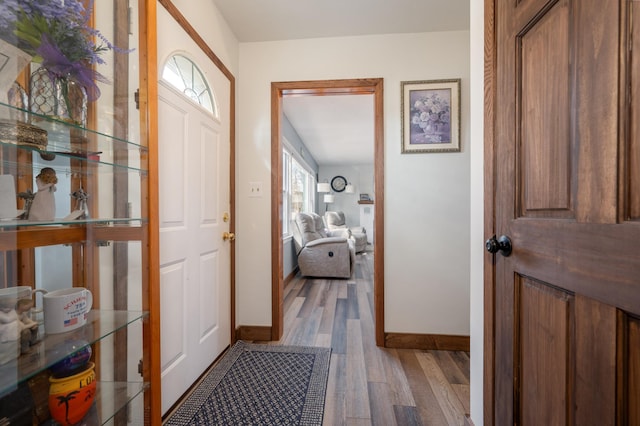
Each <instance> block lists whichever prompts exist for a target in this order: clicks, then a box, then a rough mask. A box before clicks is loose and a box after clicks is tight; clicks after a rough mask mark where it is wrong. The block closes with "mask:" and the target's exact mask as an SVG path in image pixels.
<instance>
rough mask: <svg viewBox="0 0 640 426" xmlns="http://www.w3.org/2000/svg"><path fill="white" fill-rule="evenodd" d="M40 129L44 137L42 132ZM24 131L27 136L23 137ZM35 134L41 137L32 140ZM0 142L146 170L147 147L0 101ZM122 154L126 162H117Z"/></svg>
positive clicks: (46, 152) (47, 152)
mask: <svg viewBox="0 0 640 426" xmlns="http://www.w3.org/2000/svg"><path fill="white" fill-rule="evenodd" d="M9 117H11V118H9ZM43 130H44V131H46V137H45V136H43V135H42V133H43V132H42V131H43ZM25 133H26V134H28V136H29V137H24V135H25ZM35 134H38V135H39V137H38V138H36V139H42V140H39V141H38V142H34V140H33V139H34V138H31V137H30V136H33V135H35ZM0 143H1V144H2V145H5V146H13V147H19V148H21V149H28V150H34V151H38V152H43V153H45V154H49V155H51V154H55V155H62V156H69V157H72V158H79V159H84V160H87V161H94V162H96V163H102V164H109V165H113V166H118V165H119V163H127V164H131V163H133V164H139V165H140V167H139V169H140V170H147V164H146V157H147V153H148V149H147V147H144V146H142V145H140V144H137V143H135V142H132V141H127V140H124V139H121V138H117V137H114V136H110V135H108V134H105V133H101V132H97V131H94V130H90V129H85V128H83V127H80V126H77V125H75V124H72V123H69V122H66V121H62V120H56V119H53V118H51V117H47V116H42V115H38V114H34V113H31V112H29V111H27V110H24V109H20V108H17V107H14V106H11V105H7V104H5V103H1V102H0ZM122 153H127V159H126V161H118V156H121V155H122ZM123 167H124V166H123Z"/></svg>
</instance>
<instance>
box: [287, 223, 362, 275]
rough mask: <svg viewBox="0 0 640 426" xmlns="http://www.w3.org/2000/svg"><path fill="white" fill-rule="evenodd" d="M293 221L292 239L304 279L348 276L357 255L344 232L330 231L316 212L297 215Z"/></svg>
mask: <svg viewBox="0 0 640 426" xmlns="http://www.w3.org/2000/svg"><path fill="white" fill-rule="evenodd" d="M294 222H295V224H294V226H293V239H294V241H295V244H296V250H297V253H298V266H299V268H300V273H301V274H302V275H303V276H308V277H326V278H350V277H351V273H352V271H353V265H354V262H355V255H356V253H355V246H354V244H353V242H352V241H351V240H350V239H349V238H348V234H347V233H345V232H344V231H336V232H329V231H328V230H326V229H325V227H324V223H323V221H322V217H320V216H319V215H317V214H315V213H298V214H297V215H296V218H295V220H294Z"/></svg>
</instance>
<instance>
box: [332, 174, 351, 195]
mask: <svg viewBox="0 0 640 426" xmlns="http://www.w3.org/2000/svg"><path fill="white" fill-rule="evenodd" d="M346 186H347V180H346V179H345V178H344V177H342V176H336V177H334V178H333V179H331V188H332V189H333V190H334V191H336V192H342V191H344V189H345V188H346Z"/></svg>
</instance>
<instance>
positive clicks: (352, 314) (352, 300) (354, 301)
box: [347, 284, 360, 319]
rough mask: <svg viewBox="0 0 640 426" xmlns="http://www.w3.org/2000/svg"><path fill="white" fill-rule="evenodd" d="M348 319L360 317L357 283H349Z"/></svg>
mask: <svg viewBox="0 0 640 426" xmlns="http://www.w3.org/2000/svg"><path fill="white" fill-rule="evenodd" d="M347 319H360V313H359V312H358V295H357V289H356V285H355V284H347Z"/></svg>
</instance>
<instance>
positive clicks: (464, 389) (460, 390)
mask: <svg viewBox="0 0 640 426" xmlns="http://www.w3.org/2000/svg"><path fill="white" fill-rule="evenodd" d="M451 387H452V388H453V391H454V392H455V393H456V395H457V396H458V400H459V401H460V404H462V407H463V408H464V414H465V416H468V415H469V414H470V413H471V404H470V403H469V401H470V400H471V395H470V393H471V389H470V388H469V385H459V384H455V383H452V384H451Z"/></svg>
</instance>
